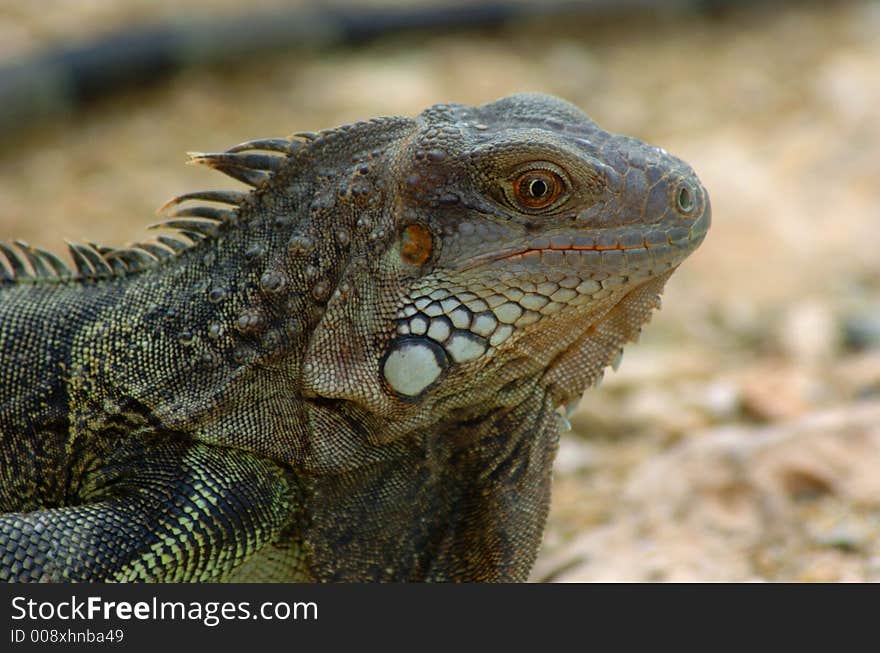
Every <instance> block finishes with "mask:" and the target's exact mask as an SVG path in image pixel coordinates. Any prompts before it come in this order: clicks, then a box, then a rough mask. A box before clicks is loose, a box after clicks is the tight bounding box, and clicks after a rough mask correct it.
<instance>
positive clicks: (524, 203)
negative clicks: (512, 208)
mask: <svg viewBox="0 0 880 653" xmlns="http://www.w3.org/2000/svg"><path fill="white" fill-rule="evenodd" d="M566 189H567V184H566V183H565V180H564V179H563V177H562V175H561V174H560V173H559V172H556V171H555V170H552V169H550V168H549V166H548V167H541V168H530V169H528V170H526V171H524V172H521V173H520V174H519V175H518V176H517V177H515V178H514V180H513V182H512V183H511V186H510V193H509V195H510V196H511V197H510V199H511V201H512V202H513V203H514V204H515V205H516V206H517V208H520V209H523V210H525V211H529V212H532V211H542V210H544V209H548V208H550V207H552V206H553V205H554V204H555V203H556V201H557V200H558V199H559V197H560V196H561V195H562V194H563V192H565V190H566Z"/></svg>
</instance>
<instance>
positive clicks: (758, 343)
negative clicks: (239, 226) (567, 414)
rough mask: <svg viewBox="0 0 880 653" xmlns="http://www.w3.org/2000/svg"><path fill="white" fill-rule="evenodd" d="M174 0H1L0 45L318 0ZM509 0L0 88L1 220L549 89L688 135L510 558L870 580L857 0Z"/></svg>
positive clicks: (53, 234)
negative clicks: (680, 237)
mask: <svg viewBox="0 0 880 653" xmlns="http://www.w3.org/2000/svg"><path fill="white" fill-rule="evenodd" d="M352 2H354V0H352ZM380 4H381V6H387V5H388V0H386V1H385V2H383V3H378V2H371V3H364V2H357V3H355V5H356V6H358V7H363V6H365V5H367V6H377V5H380ZM481 4H482V3H481V2H479V1H478V0H473V1H472V2H469V3H467V4H466V5H465V6H466V7H470V8H473V7H475V6H480V5H481ZM179 5H180V3H177V2H172V1H171V0H167V1H166V0H161V1H158V2H157V1H155V0H114V1H112V2H111V1H110V0H106V1H102V0H80V1H74V0H67V1H64V0H52V1H50V2H39V3H24V2H19V1H17V0H0V66H2V65H19V64H17V63H16V62H21V61H32V60H33V57H40V56H42V55H40V53H42V52H45V51H46V50H47V49H53V48H59V47H67V48H69V47H71V44H74V45H76V44H82V43H85V42H87V41H88V40H90V39H95V38H99V37H105V36H112V35H117V34H120V33H125V32H126V30H131V29H143V28H144V26H153V25H160V26H161V25H165V26H168V25H174V26H178V27H179V26H181V25H183V26H187V27H186V29H189V27H188V26H191V25H193V24H202V23H203V22H205V21H207V22H208V23H209V22H210V21H215V20H216V21H220V23H222V24H223V25H225V27H224V29H225V30H226V31H225V32H222V33H221V34H219V35H218V36H217V38H216V39H215V40H214V41H212V39H211V38H210V37H208V39H207V42H208V43H209V44H210V43H213V44H214V45H216V44H217V43H220V44H221V45H222V44H223V42H224V39H233V40H234V39H235V34H236V30H235V29H234V28H233V29H232V30H230V29H229V26H230V25H232V26H235V25H237V24H239V23H238V21H242V22H241V24H245V23H246V19H245V18H242V13H241V12H243V11H248V12H249V15H251V16H252V15H253V14H255V13H260V14H261V15H270V16H271V15H272V12H275V11H280V12H286V13H284V15H285V16H288V17H289V15H290V14H289V12H290V11H291V10H292V9H291V8H293V9H296V10H299V9H303V10H306V11H308V12H312V13H311V14H310V15H312V16H315V15H319V14H320V12H321V11H322V7H323V5H318V4H315V3H303V2H300V3H296V2H294V3H291V2H281V1H280V0H251V2H248V3H247V4H246V5H244V4H242V3H239V2H236V1H234V0H197V1H191V2H188V3H186V9H185V10H183V9H181V8H180V6H179ZM339 6H351V5H350V4H346V5H339ZM392 6H393V7H397V8H398V9H400V8H405V9H406V10H407V11H409V10H411V9H412V8H418V7H421V6H424V7H428V8H430V7H437V5H436V4H432V3H431V2H430V1H429V0H424V2H419V3H404V2H401V1H399V0H398V1H393V2H392ZM524 6H525V5H524ZM528 6H529V7H531V8H532V9H534V8H535V7H537V8H539V9H544V10H545V11H544V12H543V13H541V12H538V13H537V14H528V15H520V16H519V17H513V18H508V19H505V20H504V21H502V22H501V24H499V25H494V26H493V25H490V24H479V25H478V23H479V22H480V21H478V20H476V19H469V21H468V22H469V23H470V24H471V26H472V27H474V26H476V27H475V28H472V29H460V28H451V27H449V26H447V27H439V26H438V27H435V28H433V29H432V28H430V27H428V28H426V29H422V30H419V31H417V32H405V33H398V34H392V35H389V36H385V37H379V38H370V39H366V38H357V39H356V41H357V42H354V43H351V42H346V41H347V39H346V38H343V36H344V35H342V36H341V35H340V33H338V32H334V30H333V28H332V22H330V23H328V22H323V23H320V24H319V23H316V24H315V25H314V26H312V25H311V24H310V23H309V22H308V20H306V19H302V20H299V21H293V22H292V23H291V25H294V26H295V27H291V30H290V32H291V34H294V35H301V36H298V37H297V39H296V40H299V41H300V43H299V44H298V47H273V48H272V49H271V50H270V51H261V50H260V49H259V48H254V49H249V47H240V44H239V45H237V46H236V47H235V48H232V47H230V49H229V52H232V53H233V54H234V55H235V56H231V57H230V56H227V57H225V58H221V59H219V60H217V61H214V63H213V64H211V65H194V66H186V65H181V66H173V67H172V68H173V69H172V70H169V71H168V72H170V73H171V74H170V75H167V76H165V77H162V78H161V79H155V80H153V81H148V76H147V75H145V76H144V77H143V83H141V80H140V79H139V78H137V77H136V78H135V79H134V83H133V84H129V85H128V86H127V87H126V88H125V89H123V90H121V91H118V92H117V91H114V92H112V93H108V94H106V95H103V96H101V94H100V93H95V94H94V95H95V96H96V97H97V99H96V100H95V101H92V102H89V103H87V104H84V105H79V104H78V103H76V102H73V101H69V100H70V98H69V97H68V95H65V94H64V93H61V92H59V94H58V95H57V96H56V95H53V93H51V92H48V91H46V92H45V93H43V95H42V96H41V97H43V105H41V107H39V108H32V109H29V108H28V106H29V105H27V104H26V103H25V104H23V105H22V106H24V107H25V109H24V110H22V109H21V107H18V109H16V111H18V113H15V112H10V111H9V110H8V109H9V107H12V106H13V104H14V102H15V101H18V100H15V101H13V100H11V99H10V98H11V97H15V98H18V99H19V100H21V98H23V97H24V94H23V93H22V92H16V93H13V94H12V95H10V94H9V93H7V95H5V96H4V95H2V93H0V105H3V104H4V103H5V108H6V109H7V110H8V111H7V113H6V117H7V118H8V119H6V120H5V121H0V202H2V207H0V239H8V240H11V239H13V238H21V239H25V240H27V241H30V242H31V243H33V244H37V245H40V246H43V247H47V248H51V249H53V250H54V251H61V250H62V244H63V239H64V238H67V239H71V240H77V241H78V240H82V239H84V238H85V239H88V240H95V241H98V242H101V243H107V244H110V245H123V244H125V243H126V242H129V241H134V240H137V239H141V238H143V237H144V236H145V235H147V232H146V231H145V226H146V225H147V224H149V223H151V222H153V221H155V217H154V215H153V211H154V210H155V208H156V207H157V206H159V205H160V204H161V203H162V202H164V201H165V200H166V199H168V198H169V197H171V196H173V195H176V194H180V193H183V192H186V191H189V190H195V189H202V188H214V187H220V188H224V187H234V186H235V182H233V181H231V180H228V179H226V178H222V179H221V178H220V177H218V176H217V174H216V173H211V172H210V171H207V170H205V169H200V168H197V167H193V166H184V165H183V162H184V161H185V158H186V157H185V154H184V153H185V152H186V151H188V150H202V151H217V150H221V149H223V148H225V147H227V146H230V145H232V144H234V143H238V142H240V141H244V140H248V139H251V138H257V137H265V136H283V135H286V134H289V133H292V132H294V131H302V130H317V129H321V128H325V127H332V126H335V125H337V124H340V123H345V122H350V121H354V120H358V119H361V118H367V117H371V116H375V115H384V114H410V115H412V114H415V113H418V112H419V111H421V110H422V109H424V108H425V107H427V106H429V105H431V104H434V103H437V102H448V101H455V102H463V103H467V104H482V103H485V102H488V101H491V100H494V99H496V98H498V97H500V96H503V95H507V94H509V93H512V92H518V91H541V92H546V93H552V94H556V95H559V96H562V97H564V98H566V99H568V100H570V101H572V102H574V103H576V104H577V105H579V106H580V107H581V108H583V109H584V110H585V111H586V112H587V113H588V114H590V115H591V116H592V117H593V118H594V119H595V120H596V121H597V122H598V123H599V124H600V125H602V126H603V127H605V128H606V129H609V130H611V131H616V132H624V133H628V134H631V135H634V136H637V137H639V138H642V139H644V140H647V141H649V142H651V143H653V144H656V145H660V146H662V147H664V148H665V149H667V150H669V151H670V152H672V153H674V154H677V155H678V156H680V157H682V158H684V159H685V160H687V161H688V162H689V163H690V164H691V165H692V166H693V167H694V169H695V170H696V171H697V173H698V174H699V175H700V177H701V178H702V180H703V182H704V184H705V185H706V187H707V188H708V189H709V192H710V194H711V197H712V204H713V226H712V229H711V231H710V233H709V236H708V238H707V239H706V241H705V243H704V244H703V246H702V247H701V249H700V250H699V251H698V252H697V253H696V254H695V255H694V256H693V257H691V258H690V259H688V260H687V261H686V262H685V263H684V264H683V265H682V267H681V269H680V270H679V271H678V272H677V273H676V274H675V275H674V276H673V278H672V279H671V281H670V283H669V284H668V287H667V290H666V292H665V294H664V302H663V304H664V308H663V310H662V311H660V312H659V313H658V314H657V315H656V316H655V318H654V319H653V322H652V324H651V325H650V326H649V327H648V328H647V329H646V331H645V334H644V336H643V339H642V341H641V342H640V343H639V344H637V345H630V346H629V347H628V348H627V350H626V353H625V355H624V359H623V364H622V366H621V368H620V370H619V372H617V373H611V372H610V371H609V373H608V374H607V375H606V378H605V381H604V383H603V384H602V385H601V386H600V387H599V388H597V389H594V390H591V391H589V392H588V393H587V395H586V397H585V399H584V401H583V402H582V404H581V407H580V409H579V410H578V412H577V413H576V414H575V415H574V417H573V419H572V423H573V426H574V430H573V431H572V432H571V433H568V434H567V435H565V436H564V438H563V443H562V447H561V450H560V454H559V458H558V461H557V468H556V475H555V481H554V497H553V506H552V511H551V516H550V523H549V526H548V530H547V533H546V536H545V544H544V547H543V551H542V554H541V557H540V559H539V561H538V563H537V565H536V567H535V570H534V574H533V578H534V580H540V581H551V580H552V581H591V580H604V581H681V580H690V581H750V580H769V581H843V580H855V581H858V580H862V581H870V580H874V581H880V252H878V250H880V190H878V189H880V3H876V2H839V3H838V2H822V3H795V2H771V3H737V2H699V3H689V2H672V3H671V2H659V1H658V2H649V1H642V2H619V3H595V2H592V3H591V2H589V1H588V0H585V1H584V2H569V3H567V8H565V10H564V11H561V13H557V7H556V6H555V5H540V4H537V5H536V4H535V3H528ZM263 12H266V13H263ZM279 15H280V14H279ZM286 20H287V19H286ZM453 22H455V21H453ZM490 22H491V21H490ZM278 24H279V25H285V24H286V23H283V22H281V21H279V23H278ZM281 31H283V30H281ZM273 38H274V36H273ZM294 45H296V44H294ZM200 47H201V48H202V51H204V49H205V46H204V44H202V45H201V46H200ZM215 49H216V48H215ZM221 49H222V48H221ZM110 51H111V52H112V49H111V50H110ZM29 57H30V58H31V59H29ZM203 58H204V59H206V60H207V59H210V57H208V56H205V57H203ZM105 59H106V57H105ZM196 59H198V57H196ZM9 70H10V69H7V77H8V76H9V73H8V71H9ZM17 70H19V71H20V70H22V69H17ZM23 70H25V71H26V74H24V76H23V77H24V78H25V79H26V80H28V83H30V82H33V80H34V79H36V77H37V75H36V74H35V73H33V72H32V71H33V70H37V69H29V68H25V69H23ZM27 71H31V72H27ZM19 76H20V77H21V76H22V75H21V74H20V73H19ZM20 81H21V80H20V79H19V82H20ZM4 83H6V90H7V91H8V90H9V88H11V87H10V86H9V82H8V79H7V80H6V81H5V82H4V77H3V75H2V74H0V91H2V90H3V84H4ZM16 83H18V82H16ZM53 83H58V84H61V85H62V86H63V79H62V80H61V81H58V80H56V82H53ZM12 88H15V87H12ZM41 88H42V87H41ZM98 96H100V97H98ZM46 98H49V100H46ZM53 98H56V99H53ZM57 98H60V99H57ZM47 106H48V107H49V108H48V109H47ZM3 111H4V106H0V117H2V115H3ZM10 116H11V119H9V118H10Z"/></svg>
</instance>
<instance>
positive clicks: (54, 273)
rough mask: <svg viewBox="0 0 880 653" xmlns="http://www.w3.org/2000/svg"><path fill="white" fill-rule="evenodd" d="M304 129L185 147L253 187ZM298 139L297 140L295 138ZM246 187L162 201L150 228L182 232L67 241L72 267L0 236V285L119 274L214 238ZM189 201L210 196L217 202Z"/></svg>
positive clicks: (232, 216)
mask: <svg viewBox="0 0 880 653" xmlns="http://www.w3.org/2000/svg"><path fill="white" fill-rule="evenodd" d="M312 137H313V136H312V135H311V134H308V133H301V134H294V135H293V136H291V137H290V138H265V139H257V140H251V141H246V142H244V143H239V144H238V145H235V146H233V147H231V148H229V149H228V150H226V151H225V152H218V153H206V152H190V153H189V156H190V160H189V163H191V164H199V165H206V166H208V167H210V168H213V169H215V170H219V171H220V172H223V173H224V174H227V175H229V176H230V177H232V178H233V179H236V180H238V181H241V182H244V183H245V184H248V185H249V186H252V187H254V188H257V187H259V186H260V185H262V184H263V183H265V182H266V180H268V179H270V178H271V177H272V175H273V174H274V173H276V172H277V171H278V170H279V169H280V168H281V165H282V163H283V161H284V159H285V158H287V157H289V156H291V155H293V154H295V153H296V152H298V151H299V150H300V149H301V148H302V147H303V142H302V141H305V140H310V139H311V138H312ZM295 139H301V140H295ZM249 195H250V193H249V192H240V191H234V190H204V191H196V192H193V193H185V194H183V195H179V196H177V197H174V198H172V199H171V200H169V201H168V202H166V203H165V204H164V205H162V206H161V207H160V208H159V209H158V211H157V213H158V214H159V215H162V216H165V217H166V218H167V219H166V220H164V221H163V222H160V223H157V224H154V225H150V228H151V229H156V228H162V229H172V230H174V231H176V232H178V234H179V235H181V236H184V237H185V239H181V238H179V237H175V236H166V235H162V236H158V237H157V238H156V239H155V241H146V242H138V243H134V244H132V245H129V246H127V247H122V248H114V247H107V246H103V245H98V244H96V243H82V244H81V243H71V242H68V243H67V246H68V251H69V253H70V257H71V259H72V261H73V267H74V270H71V269H70V267H69V266H68V265H67V264H66V263H65V262H64V261H62V260H61V259H60V258H59V257H58V256H56V255H55V254H53V253H52V252H49V251H47V250H44V249H42V248H39V247H34V246H33V245H29V244H28V243H26V242H24V241H22V240H16V241H14V242H13V243H12V244H9V243H5V242H3V241H0V285H3V284H12V283H20V282H40V281H57V282H61V281H70V280H86V279H89V280H97V279H106V278H111V277H114V276H121V275H125V274H129V273H132V272H137V271H140V270H144V269H147V268H150V267H152V266H154V265H156V264H157V263H159V262H161V261H165V260H168V259H171V258H174V257H176V256H179V255H180V254H182V253H183V252H186V251H187V250H189V249H192V248H194V247H196V246H198V244H199V243H201V242H202V241H205V240H209V239H212V238H216V237H217V235H218V234H219V231H220V229H221V228H222V227H223V226H224V225H234V224H235V223H236V222H237V220H238V215H239V209H240V207H241V206H242V203H243V202H244V201H245V200H246V199H247V198H248V197H249ZM188 202H211V203H213V204H220V205H225V207H226V208H221V207H218V206H212V205H205V204H195V205H186V206H181V205H182V204H186V203H188Z"/></svg>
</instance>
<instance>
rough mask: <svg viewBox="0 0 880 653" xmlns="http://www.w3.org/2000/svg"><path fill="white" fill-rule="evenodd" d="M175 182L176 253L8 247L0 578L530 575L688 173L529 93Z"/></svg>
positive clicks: (226, 157)
mask: <svg viewBox="0 0 880 653" xmlns="http://www.w3.org/2000/svg"><path fill="white" fill-rule="evenodd" d="M194 160H195V161H196V162H198V163H204V164H206V165H209V166H211V167H214V168H217V169H219V170H221V171H224V172H226V173H227V174H230V175H231V176H233V177H235V178H238V179H241V180H244V181H246V182H247V183H249V184H251V185H252V186H254V189H253V191H252V192H250V193H247V194H243V193H234V192H231V191H226V192H203V193H193V194H190V195H187V196H182V197H181V198H176V199H175V200H173V201H172V202H170V203H169V206H168V208H167V212H168V213H170V218H171V219H170V220H169V222H168V223H167V225H168V226H169V227H171V228H174V229H177V230H178V231H179V232H180V233H182V234H183V235H184V237H185V238H186V239H187V242H184V241H183V240H181V239H180V238H177V237H175V238H169V237H163V238H161V239H160V241H159V242H158V243H156V242H153V243H140V244H137V245H134V246H132V247H130V248H127V249H122V250H110V249H108V248H102V247H100V246H86V245H78V246H73V247H72V251H71V254H72V256H73V259H74V261H75V263H76V271H75V272H70V271H68V270H67V268H66V267H65V266H64V264H63V263H61V262H60V260H58V259H57V257H55V256H54V255H51V254H49V253H48V252H44V251H42V250H38V249H36V248H32V247H29V246H27V245H25V244H19V245H16V246H14V247H13V246H8V245H4V246H3V248H2V249H0V251H2V252H3V254H2V255H0V261H5V262H2V263H0V511H2V512H3V513H4V514H3V515H2V516H0V579H4V580H11V581H75V580H88V581H104V580H119V581H135V580H146V581H209V580H210V581H215V580H273V581H280V580H320V581H334V580H382V581H414V580H439V581H510V580H524V579H525V578H526V577H527V576H528V573H529V570H530V568H531V565H532V563H533V562H534V559H535V556H536V554H537V551H538V547H539V544H540V541H541V535H542V531H543V528H544V522H545V519H546V515H547V507H548V503H549V493H550V472H551V467H552V462H553V458H554V454H555V450H556V443H557V439H558V433H559V426H560V423H564V419H562V418H561V417H560V414H559V412H558V408H559V407H560V406H567V405H571V404H572V403H573V402H575V401H576V400H577V399H578V398H579V397H580V395H581V394H582V393H583V391H584V390H585V389H586V388H587V387H588V386H589V385H590V384H592V383H594V382H595V381H596V380H597V379H598V378H600V376H601V374H602V371H603V369H604V368H605V367H606V366H607V365H609V364H610V363H611V362H612V361H613V360H614V359H615V358H616V357H617V356H618V355H619V352H620V351H621V347H622V346H623V345H624V343H626V342H627V341H629V340H631V339H633V338H634V337H636V335H637V334H638V332H639V330H640V329H641V326H642V325H643V324H644V323H645V322H646V321H647V319H648V318H649V315H650V313H651V310H652V309H653V308H654V307H656V305H657V301H658V297H659V294H660V292H661V291H662V289H663V285H664V283H665V282H666V280H667V279H668V277H669V275H670V274H671V273H672V272H673V271H674V270H675V268H676V267H677V266H678V265H679V264H680V263H681V262H682V261H683V260H684V258H686V257H687V256H688V255H689V254H690V253H691V252H692V251H693V250H694V249H695V248H696V247H697V246H698V245H699V243H700V242H701V241H702V239H703V237H704V235H705V233H706V230H707V229H708V226H709V222H710V210H709V202H708V196H707V194H706V192H705V190H704V189H703V188H702V186H701V185H700V183H699V181H698V180H697V178H696V176H695V175H694V173H693V171H692V170H691V169H690V168H689V167H688V166H687V165H686V164H685V163H683V162H682V161H681V160H679V159H677V158H675V157H673V156H670V155H669V154H667V153H666V152H665V151H663V150H661V149H659V148H655V147H652V146H649V145H646V144H645V143H642V142H641V141H638V140H635V139H632V138H629V137H624V136H618V135H614V134H611V133H608V132H605V131H603V130H602V129H600V128H599V127H598V126H597V125H596V124H595V123H593V122H592V121H591V120H589V118H587V117H586V116H585V115H584V114H583V113H581V112H580V111H579V110H578V109H577V108H576V107H574V106H572V105H570V104H568V103H566V102H564V101H562V100H558V99H556V98H552V97H547V96H541V95H517V96H512V97H508V98H504V99H502V100H499V101H497V102H494V103H491V104H487V105H484V106H482V107H467V106H462V105H439V106H435V107H432V108H430V109H428V110H426V111H425V112H423V113H422V114H421V115H420V116H418V117H417V118H415V119H410V118H402V117H396V118H380V119H375V120H370V121H366V122H361V123H357V124H354V125H349V126H345V127H341V128H338V129H334V130H328V131H325V132H321V133H319V134H305V135H299V136H297V137H295V138H291V139H266V140H260V141H251V142H249V143H246V144H243V145H241V146H237V147H235V148H231V149H230V150H229V151H227V152H226V153H221V154H197V155H194ZM193 201H195V202H201V203H200V204H198V203H197V204H195V205H193V204H192V202H193ZM206 202H207V203H206ZM190 241H191V242H190Z"/></svg>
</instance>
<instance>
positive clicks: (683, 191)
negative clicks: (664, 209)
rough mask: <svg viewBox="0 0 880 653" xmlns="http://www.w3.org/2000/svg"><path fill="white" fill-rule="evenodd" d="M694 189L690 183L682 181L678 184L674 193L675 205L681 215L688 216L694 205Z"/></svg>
mask: <svg viewBox="0 0 880 653" xmlns="http://www.w3.org/2000/svg"><path fill="white" fill-rule="evenodd" d="M694 195H695V193H694V191H693V189H692V188H691V187H690V185H688V184H686V183H682V184H681V185H679V187H678V190H677V191H676V193H675V207H676V209H678V212H679V213H681V214H682V215H686V216H689V215H691V213H692V212H693V210H694V208H695V207H696V199H695V198H694Z"/></svg>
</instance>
